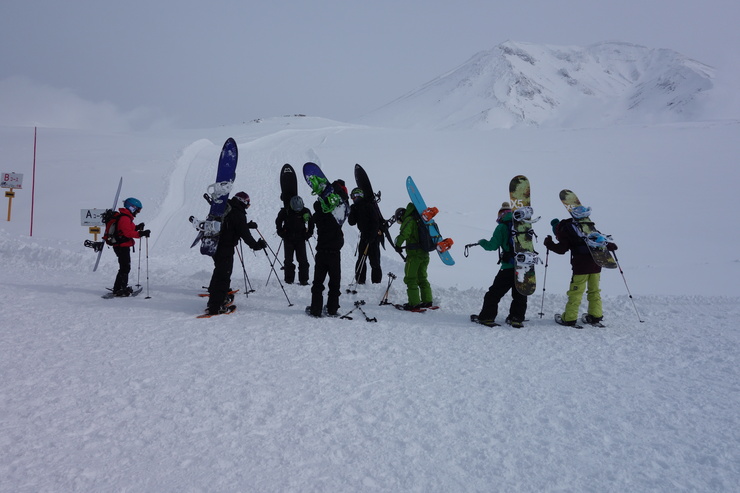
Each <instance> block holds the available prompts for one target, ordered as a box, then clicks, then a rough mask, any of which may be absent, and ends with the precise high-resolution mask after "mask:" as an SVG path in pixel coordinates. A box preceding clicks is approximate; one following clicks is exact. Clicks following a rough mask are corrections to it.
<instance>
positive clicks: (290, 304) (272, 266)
mask: <svg viewBox="0 0 740 493" xmlns="http://www.w3.org/2000/svg"><path fill="white" fill-rule="evenodd" d="M265 243H267V242H265ZM268 247H269V245H268ZM262 250H263V251H264V252H265V258H266V259H267V263H270V255H269V254H268V253H267V250H265V249H264V248H263V249H262ZM270 268H271V269H272V270H273V271H274V270H275V266H274V265H272V264H270ZM275 279H277V282H278V284H280V289H282V290H283V294H284V295H285V299H286V300H288V306H293V303H291V302H290V298H288V293H286V292H285V286H283V282H282V281H281V280H280V276H279V275H278V273H277V272H275Z"/></svg>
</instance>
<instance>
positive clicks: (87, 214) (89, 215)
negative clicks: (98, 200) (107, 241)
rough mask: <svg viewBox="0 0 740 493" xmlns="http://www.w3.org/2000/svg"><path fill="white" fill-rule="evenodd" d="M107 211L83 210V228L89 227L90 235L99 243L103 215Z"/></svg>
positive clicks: (81, 216) (81, 212)
mask: <svg viewBox="0 0 740 493" xmlns="http://www.w3.org/2000/svg"><path fill="white" fill-rule="evenodd" d="M104 212H105V209H81V210H80V222H81V223H82V225H83V226H88V227H89V231H90V234H91V235H93V237H94V238H95V240H94V241H98V235H99V234H100V226H103V213H104Z"/></svg>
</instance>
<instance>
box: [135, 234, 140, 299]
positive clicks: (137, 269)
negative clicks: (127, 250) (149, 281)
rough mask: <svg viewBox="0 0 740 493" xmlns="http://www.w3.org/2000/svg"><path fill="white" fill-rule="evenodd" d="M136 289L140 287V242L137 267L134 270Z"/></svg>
mask: <svg viewBox="0 0 740 493" xmlns="http://www.w3.org/2000/svg"><path fill="white" fill-rule="evenodd" d="M134 242H135V240H134ZM136 287H137V288H138V287H141V241H139V266H138V267H137V268H136Z"/></svg>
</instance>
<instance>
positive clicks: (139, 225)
mask: <svg viewBox="0 0 740 493" xmlns="http://www.w3.org/2000/svg"><path fill="white" fill-rule="evenodd" d="M136 231H144V223H139V224H137V225H136Z"/></svg>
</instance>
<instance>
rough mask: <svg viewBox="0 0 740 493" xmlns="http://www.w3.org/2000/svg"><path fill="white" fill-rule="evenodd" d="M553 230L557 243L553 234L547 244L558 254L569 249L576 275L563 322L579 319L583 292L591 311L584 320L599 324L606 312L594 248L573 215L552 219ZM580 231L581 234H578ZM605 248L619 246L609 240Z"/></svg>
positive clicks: (571, 322) (568, 322)
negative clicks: (590, 247) (585, 237)
mask: <svg viewBox="0 0 740 493" xmlns="http://www.w3.org/2000/svg"><path fill="white" fill-rule="evenodd" d="M550 224H551V225H552V229H553V233H555V238H557V240H558V243H556V242H554V241H553V239H552V236H550V235H547V237H546V238H545V241H544V244H545V247H547V249H548V250H551V251H553V252H555V253H557V254H558V255H563V254H565V253H566V252H568V251H570V265H571V268H572V270H573V275H572V276H571V279H570V287H569V288H568V302H567V303H566V304H565V310H564V311H563V313H562V314H561V315H560V320H561V323H562V325H569V326H575V325H577V323H578V309H579V307H580V305H581V301H582V299H583V293H584V292H585V293H586V300H587V301H588V313H587V314H586V316H585V320H584V321H585V322H587V323H589V324H596V323H599V322H601V320H602V319H603V318H604V312H603V308H602V304H601V288H600V286H599V285H600V282H601V267H600V266H599V265H598V264H597V263H596V262H594V259H593V257H592V256H591V252H590V250H589V248H588V246H587V245H586V240H585V239H584V238H583V236H582V233H580V231H581V230H580V228H579V227H578V225H577V224H576V223H575V222H574V220H573V218H568V219H564V220H562V221H558V220H557V219H553V220H552V221H551V222H550ZM579 233H580V234H579ZM606 249H607V250H609V251H614V250H616V249H617V245H616V244H615V243H611V242H609V243H607V244H606Z"/></svg>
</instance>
